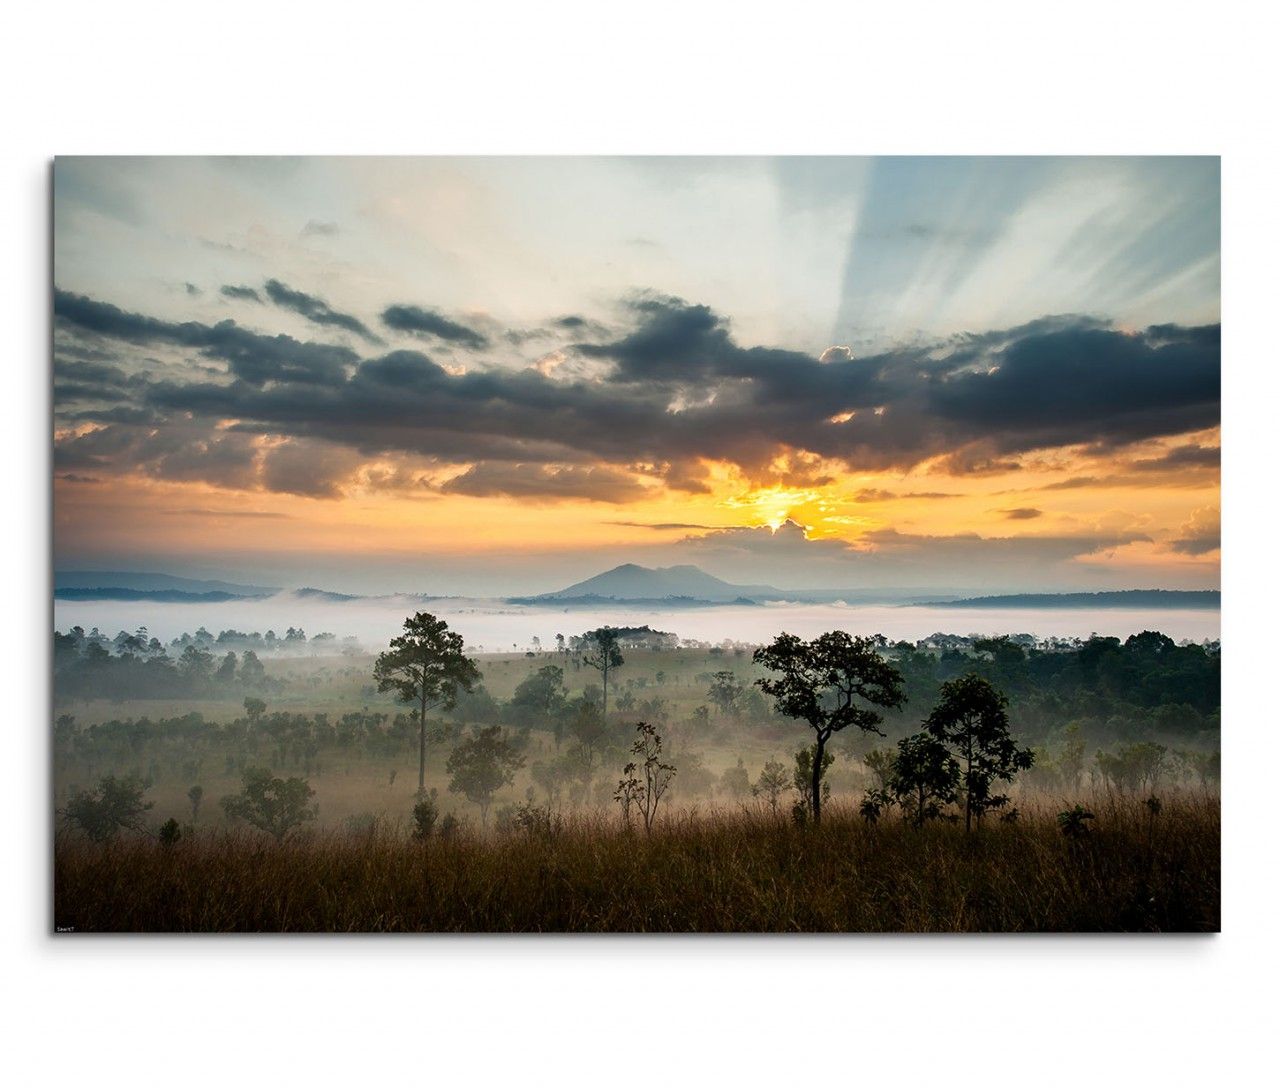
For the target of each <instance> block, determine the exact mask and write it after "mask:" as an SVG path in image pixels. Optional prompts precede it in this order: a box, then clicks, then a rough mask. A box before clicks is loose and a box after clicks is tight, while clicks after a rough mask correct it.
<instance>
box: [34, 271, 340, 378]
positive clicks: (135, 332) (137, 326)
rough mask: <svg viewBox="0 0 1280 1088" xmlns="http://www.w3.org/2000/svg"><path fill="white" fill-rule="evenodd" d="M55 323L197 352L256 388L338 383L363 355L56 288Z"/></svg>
mask: <svg viewBox="0 0 1280 1088" xmlns="http://www.w3.org/2000/svg"><path fill="white" fill-rule="evenodd" d="M53 313H54V317H55V319H57V320H58V321H62V322H65V323H67V324H70V325H73V326H75V327H77V328H79V329H81V330H83V331H86V332H90V333H97V334H99V335H102V336H109V337H113V338H115V339H118V340H124V341H126V342H129V343H134V344H171V345H174V346H176V347H179V348H193V349H196V350H198V351H199V352H200V353H201V354H202V355H204V356H206V357H208V358H213V359H220V360H223V361H224V362H226V363H227V365H228V367H229V368H230V371H231V373H232V374H233V375H234V376H235V377H237V378H239V379H240V380H241V381H243V382H246V383H248V384H249V385H250V386H259V385H262V384H263V383H265V382H268V381H275V382H287V383H293V384H300V385H308V384H333V383H335V382H337V381H339V380H341V379H342V377H343V376H344V370H345V368H346V367H347V366H350V365H351V364H353V363H355V362H357V361H358V359H359V356H358V355H356V353H355V352H353V351H351V350H350V349H349V348H344V347H338V346H335V345H332V344H315V343H309V342H308V343H303V342H301V341H298V340H295V339H294V338H293V337H291V336H284V335H277V336H266V335H262V334H260V333H255V332H250V331H249V330H247V329H244V328H241V327H240V326H239V325H237V324H236V323H235V322H234V321H220V322H218V324H216V325H205V324H202V323H201V322H198V321H184V322H181V323H174V322H170V321H161V320H159V319H157V318H153V317H146V316H144V315H141V314H133V313H128V312H127V311H125V310H121V309H120V308H119V307H118V306H112V305H111V304H110V303H106V302H97V301H94V300H93V299H90V298H87V297H85V296H84V295H76V294H72V293H71V292H68V291H62V290H59V289H57V288H54V292H53Z"/></svg>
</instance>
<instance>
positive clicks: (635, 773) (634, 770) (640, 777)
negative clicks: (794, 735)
mask: <svg viewBox="0 0 1280 1088" xmlns="http://www.w3.org/2000/svg"><path fill="white" fill-rule="evenodd" d="M631 754H632V755H633V756H635V757H636V759H634V760H632V761H631V762H630V763H628V764H627V765H626V766H625V767H623V768H622V778H621V779H619V781H618V789H617V791H616V792H615V793H614V795H613V796H614V799H615V800H616V801H617V802H618V803H619V804H620V805H621V806H622V813H623V817H624V818H625V819H627V820H628V821H630V818H631V809H632V807H633V806H634V807H635V808H637V809H639V811H640V816H641V818H642V819H643V820H644V830H645V834H648V833H649V832H651V831H652V830H653V821H654V817H656V816H657V814H658V806H659V805H660V804H661V803H662V796H663V794H665V793H666V792H667V789H668V787H669V786H670V785H671V780H672V779H673V778H674V777H675V775H676V769H675V767H673V766H672V765H671V764H670V763H663V762H662V737H661V736H660V735H659V734H658V731H657V730H656V729H655V728H654V727H653V726H651V725H649V724H648V722H637V723H636V739H635V742H634V743H633V744H632V745H631Z"/></svg>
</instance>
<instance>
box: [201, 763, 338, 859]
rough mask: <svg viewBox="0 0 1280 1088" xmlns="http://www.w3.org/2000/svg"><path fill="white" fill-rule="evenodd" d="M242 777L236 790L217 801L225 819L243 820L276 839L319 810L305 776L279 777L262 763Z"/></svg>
mask: <svg viewBox="0 0 1280 1088" xmlns="http://www.w3.org/2000/svg"><path fill="white" fill-rule="evenodd" d="M241 781H242V786H241V790H240V792H239V793H232V794H227V796H225V797H224V798H222V800H221V801H219V802H218V803H219V804H220V805H221V806H222V811H223V812H225V813H226V814H227V818H228V819H231V820H244V821H245V822H246V823H249V824H251V825H253V826H254V827H256V828H257V829H258V830H259V831H265V832H267V833H268V834H269V835H273V836H275V839H276V841H277V842H279V841H281V840H283V839H284V837H285V836H286V835H287V834H289V832H290V831H292V830H293V829H294V828H295V827H300V826H301V825H302V824H303V823H305V822H306V821H307V820H314V819H315V818H316V815H317V813H318V812H319V807H318V806H317V805H314V804H312V803H311V798H312V797H314V796H315V792H316V791H315V790H313V789H312V788H311V785H310V783H308V782H307V780H306V779H305V778H278V777H276V776H275V775H273V774H272V773H271V772H270V771H269V770H267V769H266V768H264V767H250V768H248V769H247V770H246V771H245V772H244V777H243V778H242V780H241Z"/></svg>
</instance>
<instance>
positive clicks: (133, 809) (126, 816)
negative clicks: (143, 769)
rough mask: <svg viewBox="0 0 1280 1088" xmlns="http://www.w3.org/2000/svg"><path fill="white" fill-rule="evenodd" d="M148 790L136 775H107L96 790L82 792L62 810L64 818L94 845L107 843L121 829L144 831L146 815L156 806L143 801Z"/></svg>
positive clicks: (150, 802)
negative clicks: (117, 776) (120, 776)
mask: <svg viewBox="0 0 1280 1088" xmlns="http://www.w3.org/2000/svg"><path fill="white" fill-rule="evenodd" d="M146 789H147V787H146V786H145V785H144V784H143V783H142V781H141V780H140V779H138V778H136V777H135V776H133V775H129V776H128V777H125V778H116V776H115V775H107V777H106V778H104V779H102V780H101V781H100V782H99V783H98V784H97V786H95V787H94V788H93V789H92V790H80V791H78V792H77V793H76V795H75V796H74V797H72V798H71V800H70V801H68V802H67V807H66V808H64V809H63V810H62V817H63V819H65V820H66V821H67V823H69V824H71V825H72V826H73V827H78V828H80V830H81V831H83V832H84V833H85V834H86V835H88V836H89V838H91V839H92V840H93V841H94V842H106V841H107V840H108V839H112V838H115V836H116V835H117V834H118V833H119V832H120V831H121V830H128V831H141V830H143V828H142V814H143V813H144V812H146V811H148V810H149V809H150V808H151V806H152V805H153V804H154V802H152V801H143V800H142V795H143V794H144V793H145V792H146Z"/></svg>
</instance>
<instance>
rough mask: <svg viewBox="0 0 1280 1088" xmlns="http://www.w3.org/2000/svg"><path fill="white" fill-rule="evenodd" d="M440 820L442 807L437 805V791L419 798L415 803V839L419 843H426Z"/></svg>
mask: <svg viewBox="0 0 1280 1088" xmlns="http://www.w3.org/2000/svg"><path fill="white" fill-rule="evenodd" d="M439 818H440V806H439V805H437V804H436V791H435V790H432V791H431V792H430V793H429V794H425V795H424V796H421V797H419V798H418V799H417V800H416V801H415V802H414V803H413V837H414V839H415V840H417V841H418V842H426V840H427V839H429V838H431V833H432V831H434V830H435V826H436V821H437V820H438V819H439Z"/></svg>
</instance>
